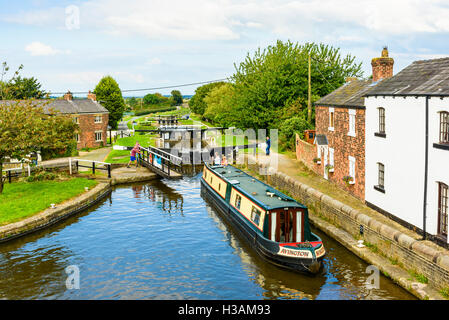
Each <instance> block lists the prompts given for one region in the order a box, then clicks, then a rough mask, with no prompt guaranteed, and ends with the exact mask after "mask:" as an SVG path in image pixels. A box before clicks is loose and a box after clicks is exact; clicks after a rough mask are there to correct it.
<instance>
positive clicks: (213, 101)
mask: <svg viewBox="0 0 449 320" xmlns="http://www.w3.org/2000/svg"><path fill="white" fill-rule="evenodd" d="M233 99H234V86H233V85H232V84H230V83H224V84H223V85H221V86H216V87H215V88H213V89H212V90H211V91H210V92H209V93H208V94H207V95H206V97H205V98H204V102H205V103H206V110H205V111H204V115H203V116H204V118H206V119H208V120H212V122H214V123H217V124H219V125H221V126H230V125H231V124H232V123H233V122H234V118H235V116H234V114H233V112H232V104H233Z"/></svg>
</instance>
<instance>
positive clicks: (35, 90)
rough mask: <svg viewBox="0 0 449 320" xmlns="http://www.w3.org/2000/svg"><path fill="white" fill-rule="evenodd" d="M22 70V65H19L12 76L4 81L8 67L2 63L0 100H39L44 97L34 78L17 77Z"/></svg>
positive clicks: (39, 85)
mask: <svg viewBox="0 0 449 320" xmlns="http://www.w3.org/2000/svg"><path fill="white" fill-rule="evenodd" d="M22 69H23V65H20V66H19V68H18V69H17V70H16V71H15V72H14V74H13V76H12V77H11V78H10V79H9V80H5V79H4V78H5V76H6V74H7V73H8V71H9V67H8V65H7V63H6V62H3V63H2V69H1V72H0V75H1V77H0V100H13V99H31V98H33V99H41V98H43V97H44V96H45V95H46V93H45V92H44V91H43V90H41V84H40V83H39V82H38V80H37V79H36V78H34V77H32V78H22V77H21V76H19V72H20V70H22Z"/></svg>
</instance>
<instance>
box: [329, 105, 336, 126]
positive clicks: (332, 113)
mask: <svg viewBox="0 0 449 320" xmlns="http://www.w3.org/2000/svg"><path fill="white" fill-rule="evenodd" d="M334 111H335V110H334V108H329V130H330V131H334V115H335V112H334Z"/></svg>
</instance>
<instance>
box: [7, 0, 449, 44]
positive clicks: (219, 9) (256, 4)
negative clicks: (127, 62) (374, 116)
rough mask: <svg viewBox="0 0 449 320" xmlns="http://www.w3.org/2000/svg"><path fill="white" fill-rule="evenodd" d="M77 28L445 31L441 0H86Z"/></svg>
mask: <svg viewBox="0 0 449 320" xmlns="http://www.w3.org/2000/svg"><path fill="white" fill-rule="evenodd" d="M79 9H80V23H81V28H96V29H98V30H100V31H103V32H106V33H110V34H114V35H126V36H128V35H136V34H137V35H143V36H145V37H147V38H150V39H183V40H235V39H239V38H240V35H241V33H242V32H244V29H245V28H247V29H260V30H261V31H262V32H266V31H269V32H270V31H271V32H272V33H273V34H275V35H279V36H286V37H291V38H294V37H295V36H304V35H306V34H311V33H314V34H316V35H321V36H325V35H328V34H329V33H335V32H337V31H338V30H335V28H333V26H335V25H338V26H346V27H347V28H352V29H354V30H356V29H357V30H364V31H365V32H370V33H378V36H391V35H408V34H413V33H444V32H449V19H447V17H448V16H449V7H448V6H447V5H445V3H444V1H443V0H426V1H424V0H412V1H410V0H395V1H391V0H359V1H353V0H319V1H318V0H298V1H292V0H258V1H256V0H246V1H241V0H218V1H210V0H190V1H185V0H172V1H167V0H153V1H147V0H134V1H131V0H129V1H122V0H90V1H88V2H84V3H82V4H80V5H79ZM64 19H65V14H64V8H49V9H48V10H36V11H29V12H21V13H20V14H16V15H12V16H8V17H4V18H3V20H6V21H9V22H16V23H23V24H33V25H48V24H52V23H53V24H56V25H57V26H59V27H64Z"/></svg>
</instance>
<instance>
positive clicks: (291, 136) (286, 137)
mask: <svg viewBox="0 0 449 320" xmlns="http://www.w3.org/2000/svg"><path fill="white" fill-rule="evenodd" d="M309 128H310V123H309V122H308V121H307V120H306V118H305V115H301V116H294V117H291V118H287V119H285V120H283V121H282V123H281V126H280V131H279V140H280V145H281V146H284V147H285V148H287V149H291V150H294V149H295V143H296V133H298V134H299V135H300V136H301V138H304V130H307V129H309Z"/></svg>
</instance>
